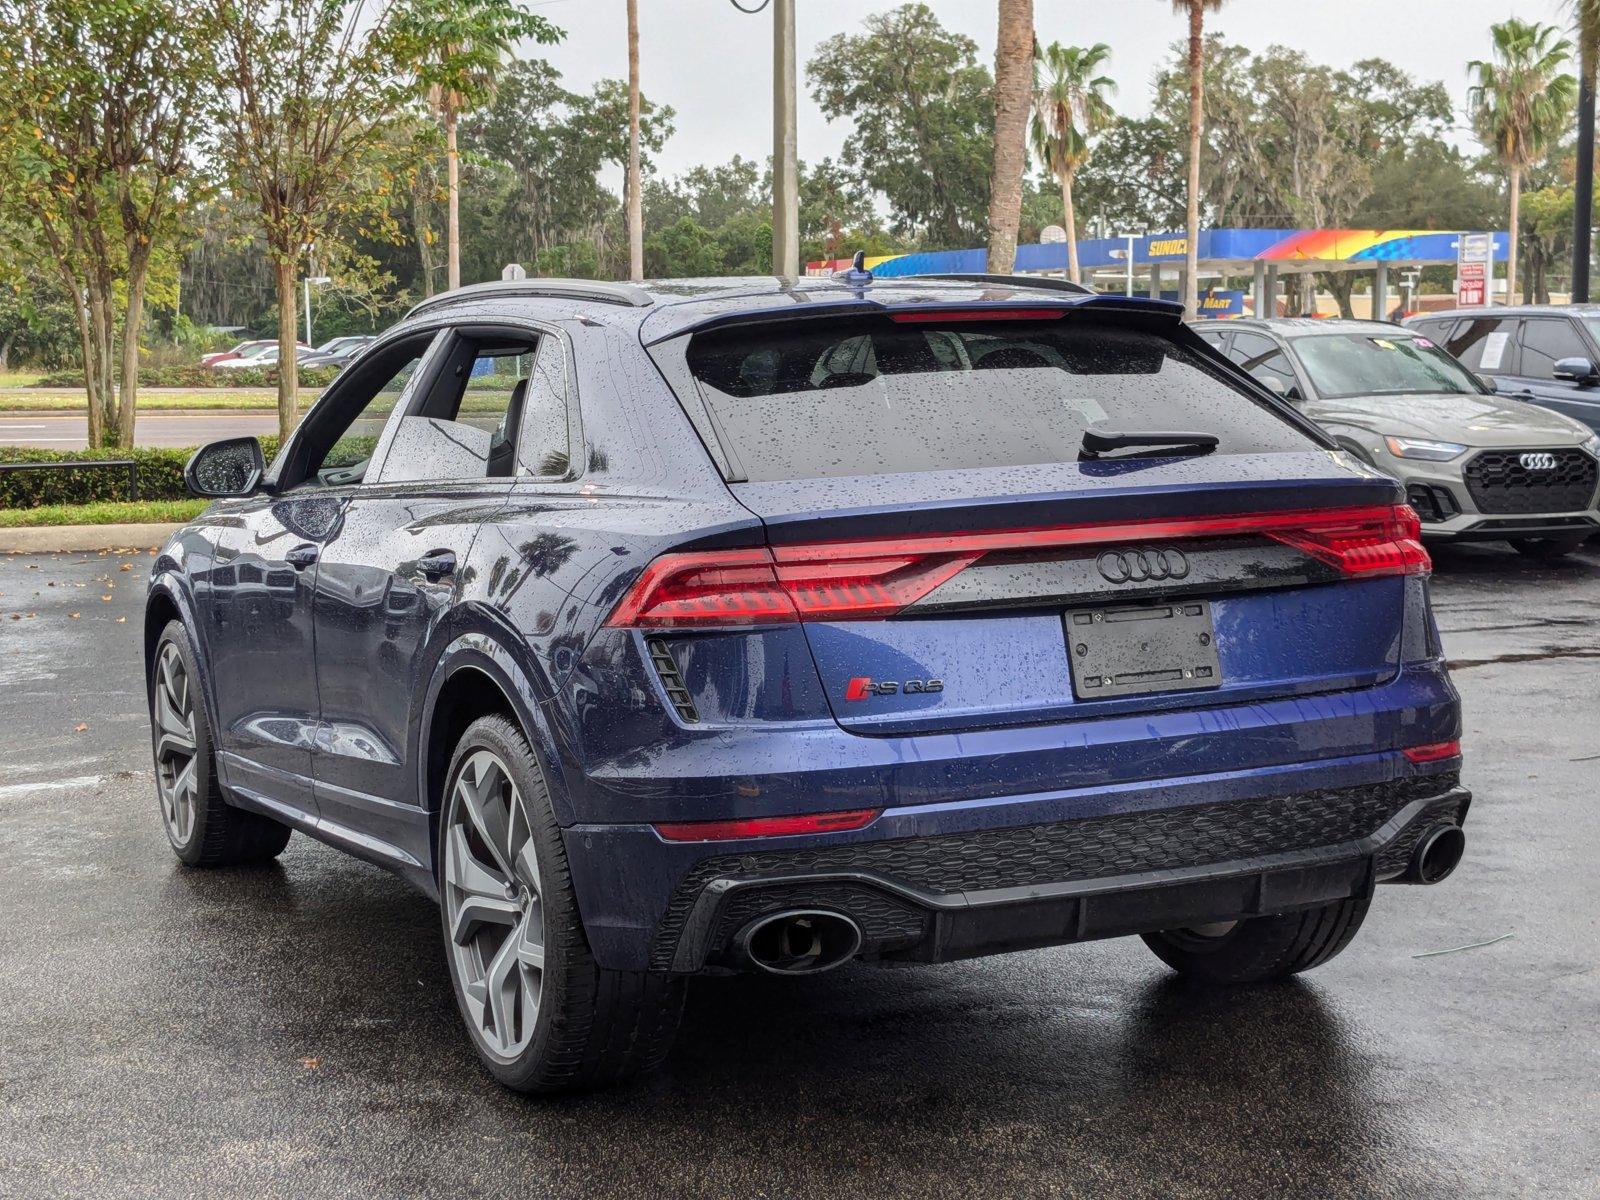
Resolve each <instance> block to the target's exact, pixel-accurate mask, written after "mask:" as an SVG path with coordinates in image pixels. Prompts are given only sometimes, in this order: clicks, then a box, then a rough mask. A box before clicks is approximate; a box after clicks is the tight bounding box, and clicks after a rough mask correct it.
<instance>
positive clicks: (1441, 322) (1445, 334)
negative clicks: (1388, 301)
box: [1408, 317, 1456, 345]
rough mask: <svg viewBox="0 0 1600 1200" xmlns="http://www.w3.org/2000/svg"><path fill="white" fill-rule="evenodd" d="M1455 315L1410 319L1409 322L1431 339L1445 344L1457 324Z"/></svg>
mask: <svg viewBox="0 0 1600 1200" xmlns="http://www.w3.org/2000/svg"><path fill="white" fill-rule="evenodd" d="M1455 323H1456V322H1455V318H1454V317H1441V318H1439V319H1437V320H1433V321H1410V322H1408V324H1409V325H1410V327H1411V328H1412V329H1414V330H1416V331H1417V332H1418V333H1420V334H1421V335H1422V336H1423V337H1425V338H1427V339H1428V340H1429V341H1433V342H1438V343H1439V344H1440V345H1443V344H1444V343H1445V342H1446V341H1447V340H1448V339H1449V334H1450V329H1451V327H1452V326H1454V325H1455Z"/></svg>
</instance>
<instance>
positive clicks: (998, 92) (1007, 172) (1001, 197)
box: [988, 0, 1034, 275]
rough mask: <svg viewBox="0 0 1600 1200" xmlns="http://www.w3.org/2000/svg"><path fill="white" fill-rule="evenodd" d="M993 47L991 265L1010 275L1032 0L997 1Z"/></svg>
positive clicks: (1029, 81)
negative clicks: (997, 33)
mask: <svg viewBox="0 0 1600 1200" xmlns="http://www.w3.org/2000/svg"><path fill="white" fill-rule="evenodd" d="M999 9H1000V34H999V37H998V38H997V39H996V41H995V48H994V162H993V166H992V167H991V169H990V172H989V266H988V269H989V270H990V271H993V272H995V273H996V274H999V275H1006V274H1010V272H1011V270H1012V268H1013V267H1015V266H1016V262H1017V224H1018V222H1019V221H1020V220H1021V219H1022V176H1023V174H1024V172H1026V171H1027V169H1028V108H1029V106H1030V101H1031V99H1032V90H1033V46H1034V39H1033V0H1000V3H999Z"/></svg>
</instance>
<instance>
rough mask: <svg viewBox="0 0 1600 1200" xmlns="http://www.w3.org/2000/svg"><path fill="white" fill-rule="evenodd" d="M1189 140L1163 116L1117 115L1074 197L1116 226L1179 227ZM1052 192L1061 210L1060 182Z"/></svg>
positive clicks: (1136, 228)
mask: <svg viewBox="0 0 1600 1200" xmlns="http://www.w3.org/2000/svg"><path fill="white" fill-rule="evenodd" d="M1184 143H1185V137H1184V133H1183V130H1182V129H1181V128H1180V127H1179V126H1177V125H1174V124H1173V123H1172V122H1170V121H1167V120H1164V119H1162V118H1161V117H1144V118H1133V117H1121V118H1118V119H1117V120H1116V121H1114V122H1113V123H1112V124H1111V125H1109V126H1107V127H1106V129H1105V130H1104V131H1103V132H1102V133H1101V135H1100V140H1099V141H1098V143H1097V144H1096V146H1095V152H1094V156H1093V157H1092V158H1091V159H1089V161H1088V162H1086V163H1085V164H1084V165H1083V167H1082V169H1081V170H1080V172H1079V174H1078V176H1077V180H1076V189H1075V198H1076V199H1077V200H1078V202H1080V203H1081V204H1082V205H1083V207H1084V208H1085V210H1086V211H1090V212H1096V213H1099V214H1100V215H1101V216H1103V217H1104V218H1105V220H1106V222H1107V223H1108V224H1109V225H1110V226H1111V228H1113V229H1123V230H1127V231H1129V232H1134V231H1140V230H1165V229H1175V228H1178V227H1179V226H1181V225H1182V224H1183V219H1184V205H1185V203H1186V199H1185V196H1184V189H1183V173H1182V171H1181V169H1180V168H1181V166H1182V163H1183V160H1184V153H1185V149H1184ZM1047 194H1053V204H1054V205H1055V206H1056V207H1057V208H1059V206H1060V204H1061V193H1060V191H1059V188H1058V186H1056V185H1052V186H1051V188H1050V189H1049V193H1047ZM1064 216H1065V214H1064V213H1063V217H1064ZM1050 219H1051V220H1053V219H1055V218H1054V216H1053V215H1052V216H1051V218H1050ZM1040 223H1041V224H1044V223H1046V222H1044V221H1041V222H1040Z"/></svg>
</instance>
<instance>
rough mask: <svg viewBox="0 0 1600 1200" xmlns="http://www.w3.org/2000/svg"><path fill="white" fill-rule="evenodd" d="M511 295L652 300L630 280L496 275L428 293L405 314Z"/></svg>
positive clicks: (638, 303)
mask: <svg viewBox="0 0 1600 1200" xmlns="http://www.w3.org/2000/svg"><path fill="white" fill-rule="evenodd" d="M510 296H532V297H541V298H544V299H550V300H588V301H591V302H593V303H596V304H621V305H624V306H626V307H628V308H645V307H647V306H648V305H650V304H653V303H655V301H654V300H653V299H652V298H651V295H650V293H649V292H647V291H645V290H644V289H643V288H642V287H636V286H634V285H633V284H631V283H609V282H607V281H606V280H603V279H496V280H492V281H490V282H489V283H473V284H468V285H467V286H466V287H460V288H456V289H455V290H454V291H449V292H440V293H439V294H438V295H436V296H429V297H428V298H427V299H426V300H424V301H422V302H421V303H420V304H417V305H415V306H414V307H413V308H412V309H411V311H410V312H409V313H407V314H406V315H407V316H408V317H414V316H416V315H417V314H418V313H420V312H427V311H429V310H431V309H435V308H442V307H444V306H445V305H447V304H459V303H464V302H466V301H468V300H483V299H488V298H490V297H510Z"/></svg>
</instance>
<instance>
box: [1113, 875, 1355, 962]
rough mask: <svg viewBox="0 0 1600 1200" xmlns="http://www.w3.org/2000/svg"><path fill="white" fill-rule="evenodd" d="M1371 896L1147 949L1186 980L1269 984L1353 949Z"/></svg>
mask: <svg viewBox="0 0 1600 1200" xmlns="http://www.w3.org/2000/svg"><path fill="white" fill-rule="evenodd" d="M1370 904H1371V899H1370V897H1367V896H1356V897H1352V898H1351V899H1349V900H1338V901H1335V902H1334V903H1332V904H1328V905H1324V906H1323V907H1321V908H1313V909H1307V910H1306V911H1304V912H1296V913H1284V914H1282V915H1280V916H1272V917H1250V918H1247V919H1245V920H1242V921H1239V922H1237V923H1235V924H1234V925H1233V926H1232V928H1230V929H1228V930H1227V931H1226V932H1222V931H1218V932H1216V933H1208V932H1204V931H1201V930H1193V929H1173V930H1167V931H1165V932H1162V933H1147V934H1145V935H1144V941H1145V945H1147V946H1149V947H1150V949H1151V950H1153V951H1154V952H1155V955H1156V957H1157V958H1159V959H1160V960H1161V961H1162V962H1164V963H1166V964H1167V966H1169V967H1171V968H1172V969H1173V970H1174V971H1176V972H1178V974H1180V975H1184V976H1188V977H1189V978H1191V979H1195V980H1199V981H1201V982H1204V983H1218V984H1244V983H1266V982H1269V981H1271V980H1274V979H1286V978H1288V977H1289V976H1290V975H1297V974H1299V973H1300V972H1301V971H1309V970H1311V968H1313V967H1320V966H1321V965H1322V964H1323V963H1325V962H1327V961H1328V960H1329V959H1330V958H1333V957H1334V956H1335V955H1336V954H1338V953H1339V952H1340V951H1341V950H1343V949H1344V948H1345V947H1346V946H1348V945H1349V944H1350V941H1351V939H1352V938H1354V937H1355V936H1356V931H1357V930H1359V929H1360V928H1361V922H1362V921H1363V920H1364V919H1365V918H1366V915H1367V907H1368V906H1369V905H1370Z"/></svg>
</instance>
